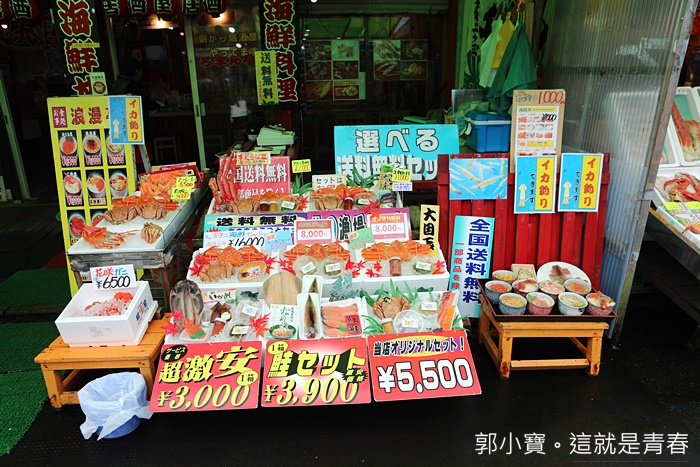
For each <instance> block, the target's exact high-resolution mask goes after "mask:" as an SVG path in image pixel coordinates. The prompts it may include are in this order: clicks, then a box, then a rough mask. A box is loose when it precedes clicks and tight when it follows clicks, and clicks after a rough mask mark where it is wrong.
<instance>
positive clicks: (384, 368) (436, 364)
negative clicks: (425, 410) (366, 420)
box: [368, 331, 481, 402]
mask: <svg viewBox="0 0 700 467" xmlns="http://www.w3.org/2000/svg"><path fill="white" fill-rule="evenodd" d="M368 344H369V348H370V365H371V366H372V393H373V394H374V400H375V401H377V402H383V401H392V400H405V399H422V398H433V397H449V396H467V395H474V394H481V385H480V384H479V379H478V377H477V375H476V370H475V368H474V360H473V359H472V355H471V351H470V350H469V344H468V343H467V336H466V334H465V333H464V331H444V332H436V333H416V334H401V336H400V337H397V335H374V336H369V338H368Z"/></svg>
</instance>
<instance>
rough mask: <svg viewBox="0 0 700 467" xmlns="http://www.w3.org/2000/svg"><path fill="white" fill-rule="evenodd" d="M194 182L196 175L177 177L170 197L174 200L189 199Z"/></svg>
mask: <svg viewBox="0 0 700 467" xmlns="http://www.w3.org/2000/svg"><path fill="white" fill-rule="evenodd" d="M195 183H197V177H195V176H194V175H190V176H187V177H178V178H177V180H176V181H175V186H174V187H173V189H172V191H171V192H170V199H172V200H175V201H180V200H185V199H190V197H191V196H192V189H193V188H194V185H195Z"/></svg>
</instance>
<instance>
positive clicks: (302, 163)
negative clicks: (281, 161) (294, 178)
mask: <svg viewBox="0 0 700 467" xmlns="http://www.w3.org/2000/svg"><path fill="white" fill-rule="evenodd" d="M304 172H311V159H297V160H295V161H292V173H295V174H298V173H304Z"/></svg>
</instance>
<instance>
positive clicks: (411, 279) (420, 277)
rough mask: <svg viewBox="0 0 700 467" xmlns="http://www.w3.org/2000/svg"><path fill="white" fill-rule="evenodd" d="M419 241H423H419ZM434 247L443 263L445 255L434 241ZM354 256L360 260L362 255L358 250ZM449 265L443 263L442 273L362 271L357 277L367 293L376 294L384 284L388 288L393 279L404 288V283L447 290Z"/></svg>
mask: <svg viewBox="0 0 700 467" xmlns="http://www.w3.org/2000/svg"><path fill="white" fill-rule="evenodd" d="M420 243H425V242H424V241H422V240H421V241H420ZM435 248H436V249H437V251H438V255H439V256H438V261H442V262H443V264H445V257H444V256H443V254H442V250H440V248H439V245H438V244H437V243H436V244H435ZM356 253H357V256H356V258H357V259H358V260H360V259H361V258H362V257H361V255H360V252H359V251H358V252H356ZM448 268H449V265H448V264H445V266H444V269H445V272H443V273H442V274H412V275H406V276H389V277H367V276H366V275H365V273H364V271H363V272H362V273H361V274H360V277H359V278H358V279H359V280H360V286H361V288H362V290H364V291H365V292H367V293H368V294H370V295H371V294H376V293H377V292H378V291H379V289H381V288H382V286H384V290H386V291H389V290H390V287H391V286H390V284H389V281H393V282H394V285H396V286H399V285H400V286H401V288H402V289H404V288H405V284H406V285H408V286H409V287H411V289H414V290H415V289H417V288H418V287H425V288H429V287H432V288H433V290H447V286H448V285H449V281H450V272H449V269H448ZM353 285H355V280H353Z"/></svg>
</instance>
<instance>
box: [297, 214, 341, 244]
mask: <svg viewBox="0 0 700 467" xmlns="http://www.w3.org/2000/svg"><path fill="white" fill-rule="evenodd" d="M294 230H295V233H294V237H295V242H294V243H295V244H297V245H312V244H314V243H321V244H326V243H331V242H333V241H334V240H335V227H334V225H333V221H332V220H331V219H316V220H299V219H297V220H296V221H295V222H294Z"/></svg>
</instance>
